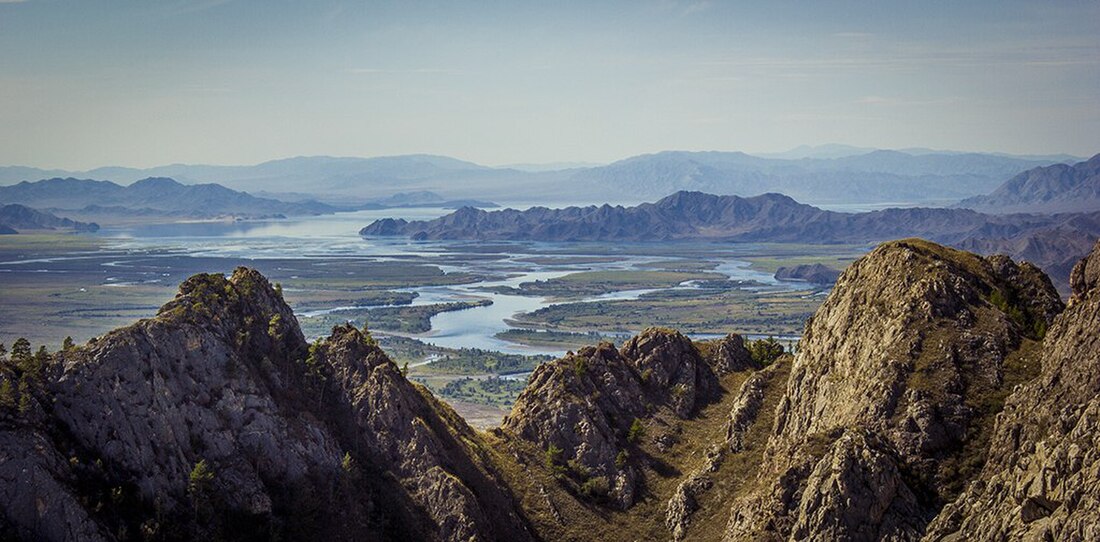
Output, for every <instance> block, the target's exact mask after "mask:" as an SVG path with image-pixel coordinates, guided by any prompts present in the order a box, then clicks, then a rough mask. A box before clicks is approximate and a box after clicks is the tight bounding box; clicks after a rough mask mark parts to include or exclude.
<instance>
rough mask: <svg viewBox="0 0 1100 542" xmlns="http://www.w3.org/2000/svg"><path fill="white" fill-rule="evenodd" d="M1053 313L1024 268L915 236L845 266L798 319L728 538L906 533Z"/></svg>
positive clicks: (966, 469) (1024, 366) (937, 498)
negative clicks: (761, 446)
mask: <svg viewBox="0 0 1100 542" xmlns="http://www.w3.org/2000/svg"><path fill="white" fill-rule="evenodd" d="M1060 309H1061V302H1060V300H1059V298H1058V296H1057V294H1056V293H1055V291H1054V289H1053V286H1051V284H1050V281H1049V280H1048V279H1046V277H1045V276H1044V275H1042V273H1041V272H1040V271H1038V269H1036V268H1034V267H1033V266H1030V265H1028V264H1023V265H1017V264H1015V263H1013V262H1012V261H1011V260H1008V259H1007V258H1004V257H992V258H989V259H983V258H981V257H978V256H974V255H972V254H968V253H963V252H960V251H955V250H952V249H947V248H944V247H941V246H938V245H933V244H931V243H927V242H924V241H918V240H906V241H898V242H892V243H886V244H884V245H882V246H880V247H879V248H877V249H876V250H874V251H873V252H871V253H870V254H869V255H868V256H866V257H865V258H863V259H861V260H860V261H858V262H856V263H855V264H853V265H852V267H850V268H849V269H848V270H847V271H845V273H844V274H843V275H842V276H841V278H840V280H839V281H838V282H837V285H836V287H835V289H834V291H833V293H832V294H831V295H830V296H829V298H828V299H827V300H826V302H825V303H824V304H823V305H822V307H821V308H820V309H819V310H818V312H817V313H816V314H815V315H814V317H813V318H812V319H811V321H810V323H809V324H808V325H807V329H806V333H805V335H804V337H803V339H802V349H801V350H800V351H799V353H798V354H797V355H796V357H795V360H794V364H793V367H792V369H791V376H790V379H789V381H788V384H787V392H786V395H785V396H784V398H783V399H782V401H781V402H780V405H779V408H778V410H777V411H776V417H775V427H774V431H773V435H772V437H771V439H770V441H769V443H768V452H767V453H766V454H765V457H766V459H765V461H764V464H763V465H762V466H761V468H760V472H761V476H760V482H759V484H758V490H757V491H756V492H755V493H753V494H752V495H749V496H746V497H745V498H743V499H741V500H740V501H738V502H735V503H734V505H733V509H732V515H731V519H730V524H729V530H728V532H727V539H728V540H742V539H749V538H767V539H785V538H788V537H791V538H795V539H817V540H835V539H853V540H877V539H899V540H911V539H915V538H917V537H919V536H920V534H921V533H922V532H923V528H924V525H925V524H926V523H927V522H928V521H929V520H931V518H932V517H933V516H934V515H935V513H936V512H937V511H938V510H939V508H940V507H941V506H942V505H943V503H944V502H947V501H949V500H951V499H952V498H954V496H955V494H956V493H957V491H958V489H959V488H958V487H956V485H957V484H958V483H959V481H960V479H966V478H967V477H968V476H971V475H973V473H974V471H975V469H976V468H978V467H980V465H981V461H982V457H983V455H984V450H982V449H981V448H980V443H981V442H982V441H983V439H985V438H988V433H989V427H988V425H990V423H991V416H992V415H993V414H995V413H996V410H997V409H998V408H999V401H998V397H1003V396H1004V395H1006V394H1007V392H1008V391H1009V390H1010V389H1011V386H1012V385H1014V383H1015V382H1019V381H1021V380H1024V379H1026V378H1028V377H1030V376H1031V371H1033V370H1035V369H1037V367H1034V366H1033V364H1032V363H1030V362H1028V361H1027V360H1024V359H1021V358H1020V357H1019V356H1020V355H1021V352H1020V350H1021V347H1024V346H1026V345H1027V344H1029V341H1030V339H1031V338H1037V337H1036V335H1037V334H1040V333H1041V332H1042V331H1043V330H1044V329H1045V326H1047V325H1048V324H1049V322H1051V320H1052V319H1053V317H1054V316H1055V315H1056V314H1057V312H1058V311H1059V310H1060Z"/></svg>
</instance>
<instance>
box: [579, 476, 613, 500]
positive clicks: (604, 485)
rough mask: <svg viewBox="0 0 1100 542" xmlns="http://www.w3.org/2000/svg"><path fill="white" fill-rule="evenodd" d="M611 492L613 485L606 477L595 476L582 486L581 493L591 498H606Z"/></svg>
mask: <svg viewBox="0 0 1100 542" xmlns="http://www.w3.org/2000/svg"><path fill="white" fill-rule="evenodd" d="M610 491H611V484H610V483H609V482H608V481H607V477H606V476H593V477H592V478H589V479H587V480H585V481H584V483H583V484H581V493H583V494H585V495H587V496H589V497H606V496H607V494H608V492H610Z"/></svg>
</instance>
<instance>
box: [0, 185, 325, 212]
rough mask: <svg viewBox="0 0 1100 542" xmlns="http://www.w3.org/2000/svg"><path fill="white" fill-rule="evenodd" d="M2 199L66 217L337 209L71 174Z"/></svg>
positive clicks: (216, 188)
mask: <svg viewBox="0 0 1100 542" xmlns="http://www.w3.org/2000/svg"><path fill="white" fill-rule="evenodd" d="M0 201H7V202H14V203H20V204H23V205H28V206H31V207H36V208H39V209H48V210H56V211H60V212H64V213H65V214H67V215H70V216H103V215H115V214H136V215H141V216H152V217H157V216H160V217H174V218H216V217H223V216H237V217H263V216H278V215H316V214H324V213H331V212H333V211H335V210H337V209H336V208H335V207H332V206H330V205H326V204H323V203H318V202H315V201H314V202H298V203H286V202H282V201H278V200H275V199H270V198H259V197H256V196H252V195H250V194H248V193H245V192H238V191H236V190H231V189H229V188H226V187H224V186H221V185H217V184H198V185H185V184H182V183H179V182H177V181H175V180H173V179H168V178H148V179H143V180H140V181H137V182H135V183H133V184H131V185H129V186H121V185H118V184H115V183H113V182H110V181H93V180H87V179H72V178H66V179H62V178H54V179H46V180H41V181H36V182H21V183H19V184H16V185H12V186H3V187H0Z"/></svg>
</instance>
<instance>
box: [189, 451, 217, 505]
mask: <svg viewBox="0 0 1100 542" xmlns="http://www.w3.org/2000/svg"><path fill="white" fill-rule="evenodd" d="M213 483H214V470H213V469H211V468H210V465H208V464H207V463H206V460H205V459H200V460H199V462H198V463H195V466H194V468H192V469H191V474H190V475H189V476H188V477H187V494H188V495H190V496H191V497H192V498H196V497H202V496H204V495H206V493H207V492H208V491H210V486H211V485H213Z"/></svg>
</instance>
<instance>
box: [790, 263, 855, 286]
mask: <svg viewBox="0 0 1100 542" xmlns="http://www.w3.org/2000/svg"><path fill="white" fill-rule="evenodd" d="M775 278H776V279H778V280H803V281H806V282H809V283H811V284H829V285H831V284H833V283H834V282H836V279H838V278H840V271H837V270H836V269H833V268H831V267H827V266H825V265H822V264H819V263H815V264H803V265H796V266H793V267H780V268H778V269H776V270H775Z"/></svg>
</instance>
